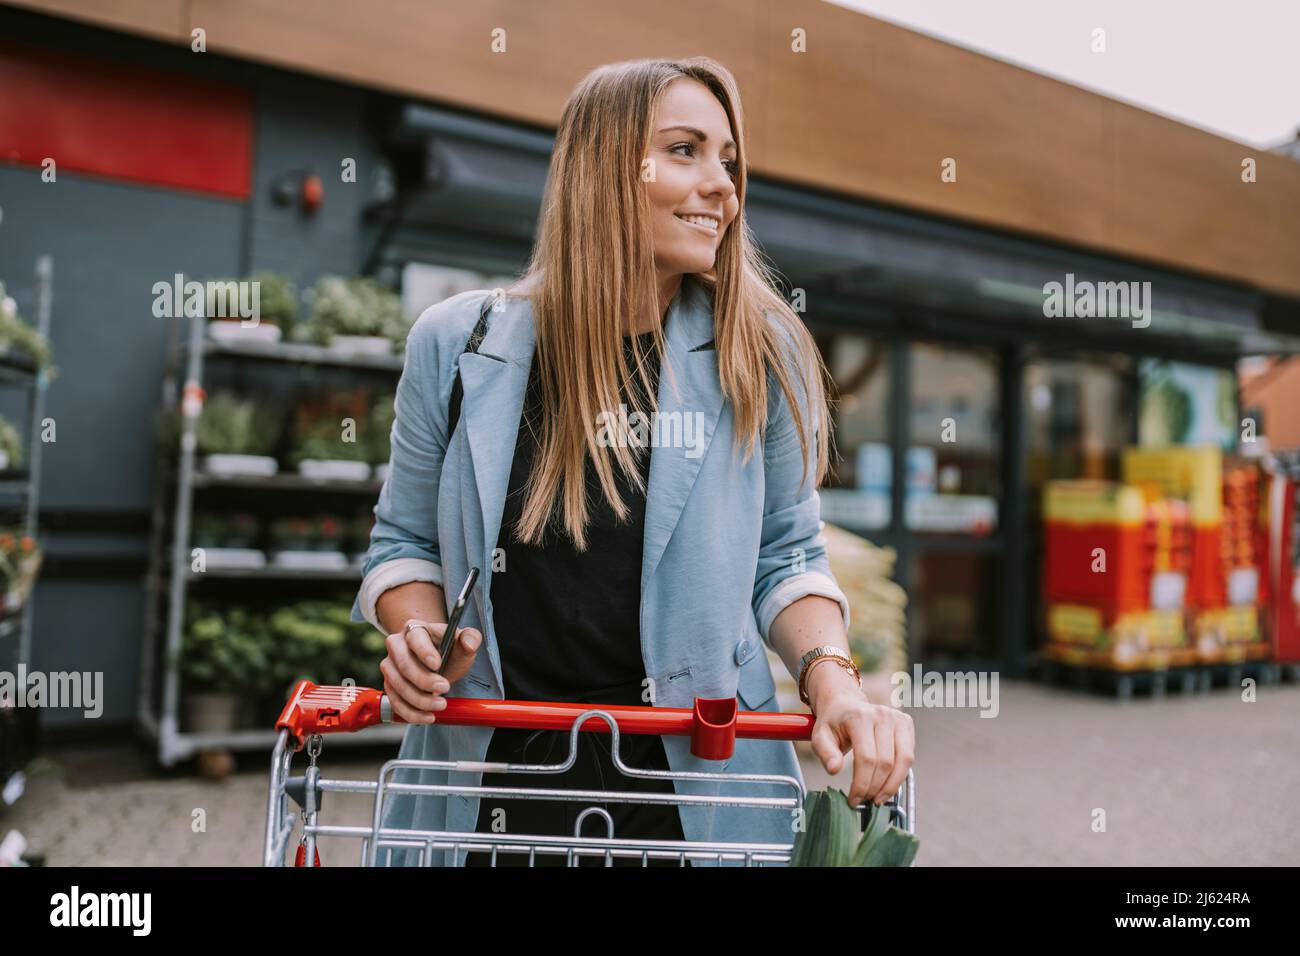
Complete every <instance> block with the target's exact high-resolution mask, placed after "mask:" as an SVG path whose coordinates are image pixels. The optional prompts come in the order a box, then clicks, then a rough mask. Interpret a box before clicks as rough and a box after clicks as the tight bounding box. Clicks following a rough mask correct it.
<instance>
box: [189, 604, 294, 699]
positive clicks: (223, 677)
mask: <svg viewBox="0 0 1300 956" xmlns="http://www.w3.org/2000/svg"><path fill="white" fill-rule="evenodd" d="M188 611H189V613H188V614H187V623H186V627H185V633H184V635H183V637H182V641H181V656H180V661H179V665H180V670H181V674H182V676H183V678H184V680H185V686H186V689H187V690H190V691H200V692H203V691H206V692H210V693H235V694H258V693H265V692H266V691H267V690H268V689H269V688H270V687H271V678H272V676H273V673H274V671H273V667H272V650H273V643H272V640H271V635H270V633H269V632H268V630H267V627H266V623H265V620H264V618H263V616H262V615H260V614H258V613H256V612H253V611H250V610H248V609H246V608H243V607H227V608H223V609H221V610H215V609H211V608H209V607H208V606H207V605H206V604H201V603H199V602H195V601H192V602H190V604H189V606H188Z"/></svg>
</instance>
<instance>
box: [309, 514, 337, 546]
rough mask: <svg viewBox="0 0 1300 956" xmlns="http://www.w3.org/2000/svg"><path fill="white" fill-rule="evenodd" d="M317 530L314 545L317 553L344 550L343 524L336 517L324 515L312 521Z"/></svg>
mask: <svg viewBox="0 0 1300 956" xmlns="http://www.w3.org/2000/svg"><path fill="white" fill-rule="evenodd" d="M312 524H313V526H314V528H315V532H316V533H315V535H314V538H315V540H314V545H315V550H317V551H335V552H341V551H342V550H343V522H341V521H339V519H338V518H336V517H335V516H334V515H330V514H322V515H317V516H316V517H315V518H314V519H312Z"/></svg>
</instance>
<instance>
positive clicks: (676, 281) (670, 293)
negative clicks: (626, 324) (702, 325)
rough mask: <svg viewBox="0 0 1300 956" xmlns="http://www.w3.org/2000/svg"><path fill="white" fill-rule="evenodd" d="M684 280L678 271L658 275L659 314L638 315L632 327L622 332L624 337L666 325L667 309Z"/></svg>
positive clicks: (642, 333) (641, 333)
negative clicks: (672, 273) (671, 273)
mask: <svg viewBox="0 0 1300 956" xmlns="http://www.w3.org/2000/svg"><path fill="white" fill-rule="evenodd" d="M684 280H685V276H684V275H683V274H682V273H680V272H679V273H677V274H676V275H672V276H662V275H661V276H659V288H658V290H657V291H658V293H659V301H658V303H657V304H658V310H659V315H658V316H657V317H656V316H654V315H653V314H650V313H647V314H643V315H641V316H639V317H638V318H637V321H636V322H635V323H634V324H633V326H632V328H631V329H630V330H628V331H625V332H624V333H623V335H624V337H625V338H626V337H627V336H631V335H645V334H646V333H647V332H652V331H654V329H656V328H659V327H662V326H664V325H666V324H667V322H668V309H669V307H670V306H671V305H672V304H673V299H674V298H675V297H676V295H677V293H678V291H679V290H680V289H681V287H682V282H683V281H684Z"/></svg>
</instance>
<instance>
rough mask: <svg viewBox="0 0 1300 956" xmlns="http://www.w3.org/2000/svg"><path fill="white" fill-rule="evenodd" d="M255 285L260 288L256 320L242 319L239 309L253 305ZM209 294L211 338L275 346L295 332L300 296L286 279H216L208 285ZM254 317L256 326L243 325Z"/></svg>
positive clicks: (269, 275) (257, 276) (260, 276)
mask: <svg viewBox="0 0 1300 956" xmlns="http://www.w3.org/2000/svg"><path fill="white" fill-rule="evenodd" d="M253 283H256V284H257V285H256V289H257V298H256V306H255V308H256V311H255V313H254V315H253V316H248V315H243V314H241V312H240V309H239V308H238V306H240V305H244V306H247V307H250V308H251V307H253V305H254V303H253V301H251V294H252V293H251V290H250V287H251V286H252V284H253ZM206 291H207V316H208V337H209V338H212V339H214V340H216V341H222V342H226V341H241V342H246V341H256V342H268V343H272V344H274V343H276V342H279V341H281V339H282V338H286V337H287V333H289V332H290V331H291V330H292V326H293V322H294V319H295V317H296V316H297V312H298V297H297V296H298V293H297V288H296V287H295V286H294V284H293V282H292V281H291V280H290V279H288V278H287V277H285V276H282V275H279V274H277V273H274V272H256V273H254V274H253V275H251V276H248V277H247V278H244V279H217V280H214V281H211V282H209V283H208V284H207V287H206ZM232 293H233V295H232ZM241 298H242V302H241V301H240V300H241ZM253 317H256V319H257V322H256V323H255V324H253V325H245V324H244V323H245V322H246V321H250V320H251V319H252V318H253Z"/></svg>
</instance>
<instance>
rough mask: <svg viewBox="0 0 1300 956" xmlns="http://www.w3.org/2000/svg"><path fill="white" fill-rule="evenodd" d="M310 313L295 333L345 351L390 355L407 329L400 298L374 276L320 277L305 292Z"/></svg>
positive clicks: (407, 325) (408, 326)
mask: <svg viewBox="0 0 1300 956" xmlns="http://www.w3.org/2000/svg"><path fill="white" fill-rule="evenodd" d="M308 297H309V298H310V300H311V316H310V319H309V321H308V325H307V327H306V328H305V329H303V330H301V332H299V333H298V336H299V337H300V338H301V339H303V340H307V341H314V342H317V343H319V344H321V345H327V346H329V347H331V348H333V349H339V350H341V351H345V352H354V353H355V352H364V353H368V354H379V355H390V354H392V351H393V343H394V341H395V340H397V339H402V340H404V339H405V337H406V334H407V332H408V331H409V329H410V325H409V323H408V322H407V321H406V320H405V318H404V317H403V315H402V304H401V300H400V299H399V298H398V296H397V295H396V294H394V293H393V292H391V291H389V290H388V289H385V288H384V287H383V286H381V285H380V284H379V283H378V282H376V281H375V280H374V279H371V278H366V277H357V278H352V279H345V278H343V277H342V276H336V275H330V276H322V277H321V278H320V280H319V281H318V282H317V283H316V286H315V288H313V289H312V290H311V292H310V293H309V294H308Z"/></svg>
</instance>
